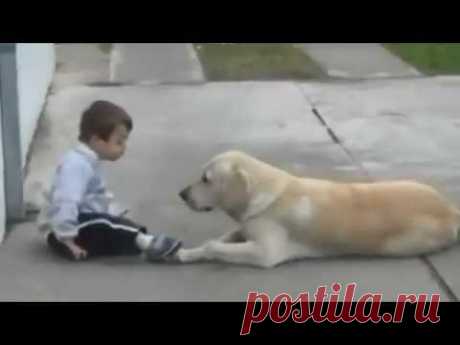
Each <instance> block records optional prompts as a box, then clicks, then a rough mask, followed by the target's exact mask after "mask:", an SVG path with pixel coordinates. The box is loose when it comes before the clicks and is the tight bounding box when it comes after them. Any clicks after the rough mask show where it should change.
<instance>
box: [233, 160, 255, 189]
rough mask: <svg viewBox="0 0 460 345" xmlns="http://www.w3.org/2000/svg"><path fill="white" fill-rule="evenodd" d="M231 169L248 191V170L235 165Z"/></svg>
mask: <svg viewBox="0 0 460 345" xmlns="http://www.w3.org/2000/svg"><path fill="white" fill-rule="evenodd" d="M233 171H234V174H235V177H236V178H237V179H238V180H240V181H241V182H242V183H243V184H244V186H245V189H246V191H247V192H250V190H251V187H252V184H251V176H250V175H249V174H248V172H247V171H246V170H244V169H243V168H241V167H239V166H237V165H235V166H234V167H233Z"/></svg>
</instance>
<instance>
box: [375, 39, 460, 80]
mask: <svg viewBox="0 0 460 345" xmlns="http://www.w3.org/2000/svg"><path fill="white" fill-rule="evenodd" d="M384 47H385V48H387V49H388V50H390V51H391V52H393V53H394V54H395V55H398V56H399V57H401V58H402V59H403V60H404V61H406V62H407V63H409V64H411V65H412V66H414V67H415V68H417V69H418V70H419V71H420V72H422V73H425V74H428V75H435V74H459V73H460V44H458V43H457V44H456V43H387V44H384Z"/></svg>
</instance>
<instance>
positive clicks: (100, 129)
mask: <svg viewBox="0 0 460 345" xmlns="http://www.w3.org/2000/svg"><path fill="white" fill-rule="evenodd" d="M119 125H124V126H125V127H126V129H127V130H128V132H131V130H132V129H133V122H132V119H131V117H130V116H129V115H128V113H127V112H126V111H125V110H124V109H123V108H121V107H120V106H118V105H116V104H113V103H111V102H108V101H101V100H99V101H95V102H94V103H93V104H91V105H90V106H89V108H87V109H86V110H85V111H84V112H83V114H82V116H81V121H80V135H79V137H78V139H79V140H80V141H82V142H85V143H86V142H88V141H89V140H90V139H91V137H92V136H93V135H95V136H97V137H98V138H100V139H102V140H105V141H107V140H109V138H110V136H111V135H112V133H113V131H114V130H115V128H116V127H117V126H119Z"/></svg>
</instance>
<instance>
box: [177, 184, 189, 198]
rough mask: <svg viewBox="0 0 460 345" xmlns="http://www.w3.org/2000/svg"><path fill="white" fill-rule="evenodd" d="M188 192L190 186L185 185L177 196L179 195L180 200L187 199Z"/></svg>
mask: <svg viewBox="0 0 460 345" xmlns="http://www.w3.org/2000/svg"><path fill="white" fill-rule="evenodd" d="M189 194H190V187H187V188H185V189H184V190H183V191H181V192H180V193H179V196H180V197H181V199H182V200H184V201H188V195H189Z"/></svg>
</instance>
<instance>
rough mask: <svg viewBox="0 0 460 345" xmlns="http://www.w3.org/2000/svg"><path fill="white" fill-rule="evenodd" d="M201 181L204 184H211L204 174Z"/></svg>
mask: <svg viewBox="0 0 460 345" xmlns="http://www.w3.org/2000/svg"><path fill="white" fill-rule="evenodd" d="M201 181H203V183H208V182H209V179H208V177H207V176H206V174H203V176H202V177H201Z"/></svg>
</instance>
